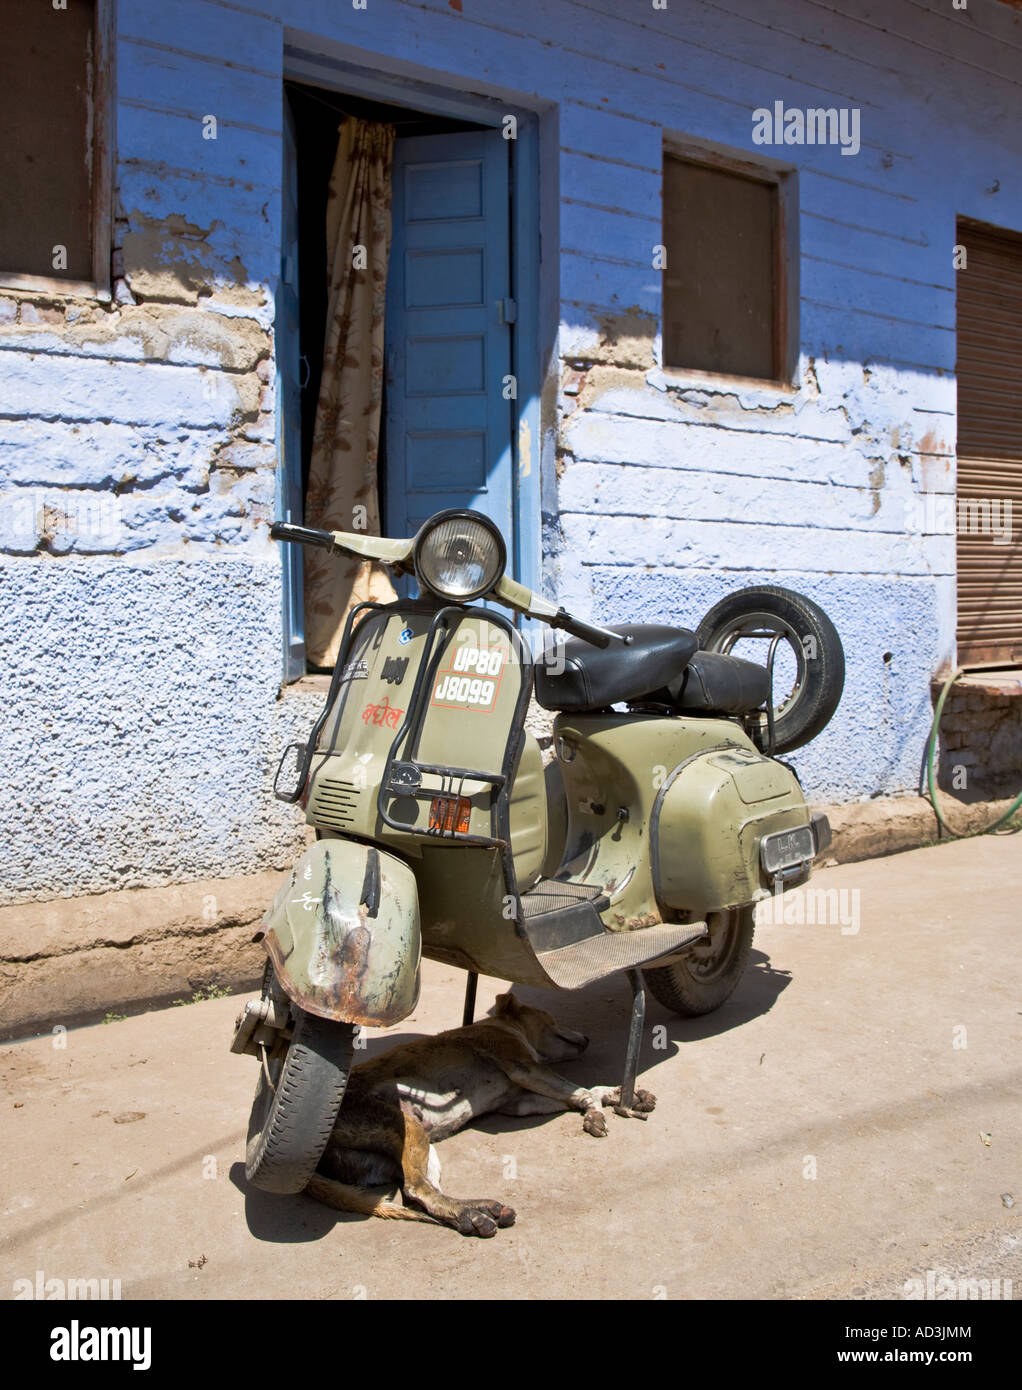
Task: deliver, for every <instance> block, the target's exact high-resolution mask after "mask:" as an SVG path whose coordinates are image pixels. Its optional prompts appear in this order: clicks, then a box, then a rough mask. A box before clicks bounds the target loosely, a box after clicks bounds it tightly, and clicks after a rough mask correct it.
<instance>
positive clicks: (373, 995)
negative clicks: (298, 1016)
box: [263, 839, 421, 1027]
mask: <svg viewBox="0 0 1022 1390" xmlns="http://www.w3.org/2000/svg"><path fill="white" fill-rule="evenodd" d="M263 926H264V930H265V935H264V937H263V945H264V946H265V948H266V951H267V953H268V954H269V956H270V959H271V960H272V961H273V966H274V969H275V971H276V973H277V978H278V979H279V981H280V984H281V987H282V988H283V989H284V990H285V991H286V992H287V994H288V996H289V997H290V998H291V999H293V1000H294V1002H295V1003H296V1004H297V1005H298V1006H299V1007H300V1008H302V1009H304V1010H305V1011H306V1012H307V1013H310V1014H316V1015H317V1016H318V1017H320V1018H331V1019H336V1020H337V1021H339V1022H344V1023H358V1024H366V1025H369V1026H373V1027H382V1026H385V1025H388V1024H392V1023H399V1022H400V1021H401V1020H402V1019H403V1018H407V1017H408V1015H409V1014H410V1013H411V1012H412V1010H413V1009H414V1008H415V1005H416V1003H417V1002H418V998H419V959H420V954H421V935H420V928H419V903H418V894H417V890H416V885H415V875H414V874H413V873H412V871H411V869H410V868H409V867H408V865H407V864H405V863H404V861H403V860H401V859H398V858H397V857H396V856H395V855H393V854H388V853H386V851H384V850H380V849H378V848H377V847H376V846H375V845H366V844H360V843H358V842H357V841H354V840H344V839H323V840H317V841H316V843H315V844H314V845H310V847H309V848H308V849H307V850H306V851H305V853H304V854H303V855H302V857H301V858H300V859H299V860H298V862H297V863H296V864H295V866H294V868H293V869H292V870H291V873H290V875H289V876H288V878H287V880H286V881H285V882H284V883H283V884H282V885H281V888H280V890H279V891H278V893H277V896H276V897H275V898H274V900H273V905H272V906H271V907H270V909H269V911H268V912H267V913H266V916H265V917H264V918H263Z"/></svg>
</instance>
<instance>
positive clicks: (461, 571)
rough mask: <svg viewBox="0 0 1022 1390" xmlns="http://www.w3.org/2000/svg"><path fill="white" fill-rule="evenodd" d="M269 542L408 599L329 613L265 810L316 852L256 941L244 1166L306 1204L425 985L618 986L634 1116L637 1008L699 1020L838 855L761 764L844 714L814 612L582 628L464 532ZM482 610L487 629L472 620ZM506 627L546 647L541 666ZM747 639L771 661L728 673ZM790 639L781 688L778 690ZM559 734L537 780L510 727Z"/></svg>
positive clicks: (301, 865) (777, 600) (769, 609)
mask: <svg viewBox="0 0 1022 1390" xmlns="http://www.w3.org/2000/svg"><path fill="white" fill-rule="evenodd" d="M271 534H272V535H273V536H274V537H275V538H276V539H278V540H281V541H288V542H293V543H298V544H303V545H315V546H321V547H324V548H325V549H328V550H332V551H337V552H340V553H342V554H346V555H351V556H357V557H360V558H364V559H371V560H376V561H380V562H382V563H384V564H386V565H388V566H391V567H392V569H393V571H394V572H395V573H396V574H397V575H412V576H414V577H415V578H416V579H417V581H418V587H419V596H418V597H417V598H415V599H398V600H396V601H395V602H392V603H388V604H377V603H363V604H361V605H359V606H358V607H356V608H355V609H354V610H353V611H352V612H351V613H350V614H349V616H348V619H347V623H346V626H345V629H344V634H343V638H342V641H341V647H340V654H339V657H338V660H337V665H336V668H335V670H334V674H333V679H332V681H331V685H330V690H329V694H328V697H327V701H326V705H325V707H324V709H323V712H322V714H321V715H320V716H319V718H318V719H317V721H316V723H315V726H314V727H313V729H312V732H311V734H310V736H309V738H308V740H307V741H306V742H305V743H303V744H292V745H291V746H290V747H289V748H288V749H287V750H286V751H285V753H284V756H283V757H282V759H281V762H280V766H279V767H278V769H277V775H276V780H275V784H274V790H275V794H276V795H277V796H278V797H279V798H280V799H282V800H284V801H288V802H294V803H298V804H300V805H301V806H302V807H303V808H304V810H305V816H306V819H307V821H308V822H309V823H310V824H311V825H313V826H315V827H316V833H317V839H316V841H315V843H314V844H312V845H311V846H310V848H309V849H307V850H306V852H305V853H304V854H303V855H302V856H301V858H300V859H299V860H298V862H297V863H296V864H295V865H294V868H293V869H292V870H291V872H290V874H289V875H288V876H287V878H286V879H285V881H284V882H283V883H282V885H281V887H280V890H279V892H278V893H277V895H276V897H275V899H274V901H273V903H272V905H271V907H270V908H269V910H268V911H267V913H266V915H265V918H264V920H263V926H262V930H261V932H260V934H259V937H258V938H257V939H261V941H262V945H263V948H264V950H265V951H266V954H267V957H268V960H267V965H266V971H265V976H264V983H263V989H262V996H261V998H260V999H258V1000H255V1001H253V1002H252V1003H250V1004H249V1005H248V1007H247V1008H246V1010H245V1012H244V1013H243V1014H242V1015H241V1016H240V1018H239V1019H238V1022H237V1025H236V1030H235V1035H234V1039H233V1042H232V1044H231V1050H232V1051H233V1052H237V1053H249V1054H251V1055H253V1056H255V1057H257V1058H258V1059H259V1062H260V1070H259V1077H258V1081H257V1086H256V1094H255V1099H254V1102H253V1106H252V1113H251V1120H250V1125H249V1137H248V1146H247V1164H246V1171H247V1175H248V1178H249V1181H250V1182H252V1183H253V1184H254V1185H255V1186H257V1187H260V1188H262V1189H264V1190H266V1191H271V1192H299V1191H301V1190H302V1188H303V1187H304V1186H305V1185H306V1183H307V1182H308V1180H309V1178H310V1177H311V1176H312V1174H313V1172H314V1171H315V1169H316V1166H317V1164H318V1162H319V1160H320V1158H321V1157H322V1154H323V1151H324V1149H325V1146H326V1143H327V1140H328V1137H329V1135H330V1132H331V1129H332V1127H333V1125H334V1122H335V1120H336V1118H337V1114H338V1111H339V1108H340V1106H341V1104H342V1101H343V1098H344V1090H345V1085H346V1082H347V1077H348V1073H349V1070H350V1068H351V1065H352V1058H353V1053H354V1047H355V1041H356V1036H357V1031H358V1029H359V1028H360V1027H363V1026H370V1027H387V1026H390V1025H393V1024H396V1023H399V1022H400V1021H401V1020H402V1019H404V1018H407V1017H408V1015H409V1014H410V1013H411V1012H412V1010H413V1009H414V1008H415V1006H416V1002H417V1000H418V995H419V963H420V958H421V956H423V955H425V956H427V957H429V958H430V959H432V960H437V961H443V962H445V963H446V964H449V965H454V966H458V967H460V968H461V969H463V970H465V971H467V972H468V983H467V989H466V999H465V1015H464V1021H465V1022H466V1023H468V1022H471V1021H472V1017H473V1012H474V1006H475V986H476V980H477V977H478V976H479V975H480V974H485V975H490V976H494V977H497V978H499V979H502V980H509V981H512V982H515V983H518V984H523V985H533V986H539V987H546V988H551V989H581V988H584V987H585V986H586V985H589V984H592V983H593V982H594V981H597V980H601V979H604V978H605V977H607V976H609V975H612V974H615V973H617V972H619V971H623V972H624V973H625V975H626V976H627V978H628V981H629V983H630V985H631V988H632V998H633V1002H632V1016H631V1027H630V1030H629V1036H628V1043H627V1048H626V1055H625V1064H624V1078H623V1083H622V1088H621V1106H622V1108H623V1109H624V1110H625V1111H626V1112H627V1111H630V1110H631V1107H632V1104H633V1098H634V1089H635V1078H636V1072H637V1067H638V1058H639V1045H640V1041H641V1035H642V1028H643V1020H644V1009H645V989H644V986H645V985H647V984H648V986H649V988H650V989H651V990H652V992H653V994H654V995H655V997H656V998H657V999H658V1000H660V1002H661V1003H663V1004H664V1005H665V1006H667V1007H668V1008H669V1009H671V1010H673V1011H674V1012H676V1013H678V1014H682V1015H687V1016H692V1015H698V1014H703V1013H708V1012H710V1011H711V1010H713V1009H716V1008H719V1007H720V1005H721V1004H722V1003H723V1002H724V1001H725V1000H726V999H727V998H728V996H729V995H730V994H731V993H732V991H733V990H734V989H735V987H736V986H737V984H738V982H739V980H740V978H741V976H742V972H743V971H744V969H745V966H746V963H747V960H748V956H749V951H750V947H751V944H752V933H753V911H754V907H755V904H756V902H757V901H758V900H759V899H761V898H764V897H767V896H768V895H770V894H771V892H773V891H774V890H775V889H777V888H779V887H781V886H783V885H793V884H798V883H802V882H804V881H805V880H807V879H808V877H809V874H810V871H811V866H812V863H813V861H814V859H815V858H816V857H817V856H818V855H819V854H820V853H821V851H822V850H824V849H825V848H826V846H827V845H828V844H829V843H830V827H829V825H828V824H827V820H826V817H824V816H822V815H819V814H811V813H810V811H809V808H808V806H807V804H806V800H805V797H804V796H803V793H802V789H801V786H800V785H799V782H798V778H797V777H796V775H795V773H794V771H793V770H792V769H791V768H790V767H789V766H788V765H787V764H785V763H783V762H781V761H779V760H778V758H777V756H776V755H777V754H778V753H781V752H786V751H788V750H790V749H791V748H793V747H797V746H798V745H799V744H800V743H804V742H806V741H807V740H808V739H809V738H812V737H814V736H815V734H817V733H818V732H819V731H820V729H822V728H823V726H824V725H825V724H826V723H827V721H828V720H829V719H830V717H831V715H832V714H833V712H834V710H835V709H836V707H837V703H838V701H839V699H840V696H841V689H842V685H843V680H844V657H843V653H842V649H841V643H840V640H839V638H838V636H837V633H836V632H835V630H834V628H833V625H832V624H831V623H830V621H829V619H828V618H827V617H826V615H825V614H824V613H823V612H822V610H821V609H820V608H818V607H817V605H816V604H814V603H812V602H811V601H810V600H809V599H806V598H804V597H802V596H801V595H798V594H794V593H792V592H791V591H789V590H785V589H781V588H776V587H774V586H763V587H760V588H755V589H746V590H742V591H740V592H739V593H737V594H732V595H730V596H729V597H728V598H726V599H724V600H723V601H722V603H720V604H718V605H717V606H716V607H715V608H714V609H712V610H711V611H710V613H708V614H707V616H706V619H704V621H703V623H702V624H701V625H700V627H699V630H698V632H694V633H693V632H690V631H687V630H685V629H683V628H678V627H669V626H657V625H651V624H644V625H643V624H624V625H620V626H614V627H607V628H603V627H596V626H593V625H592V624H590V623H588V622H583V621H582V620H580V619H578V618H575V617H573V616H571V615H570V614H569V613H567V612H565V610H564V609H563V608H560V607H558V606H557V605H556V604H554V603H551V602H548V601H547V600H546V599H544V598H541V597H540V596H538V595H536V594H534V593H532V592H531V591H530V590H528V589H527V588H525V587H524V586H523V585H521V584H519V583H517V582H516V581H514V580H513V579H511V578H509V577H508V575H507V574H506V573H505V566H506V550H505V546H504V541H503V538H502V536H501V535H500V533H499V531H498V530H497V528H496V527H495V526H494V524H493V523H492V522H491V521H490V520H489V519H488V518H487V517H485V516H483V515H481V514H480V513H477V512H472V511H463V510H452V511H444V512H440V513H438V514H437V515H436V516H434V517H432V518H430V520H429V521H427V522H426V523H425V524H424V525H423V526H422V527H421V529H420V530H419V532H418V534H417V535H416V536H415V537H414V538H413V539H411V540H394V539H387V538H380V537H373V536H367V535H363V534H360V533H357V532H353V533H348V532H339V531H338V532H326V531H312V530H308V529H306V528H303V527H299V526H292V525H289V524H283V523H278V524H275V525H274V526H273V527H272V530H271ZM484 602H485V604H486V606H485V607H483V606H481V605H482V604H483V603H484ZM500 608H503V609H506V610H510V611H511V613H513V614H518V615H521V617H524V618H526V619H532V620H537V621H538V622H540V623H542V624H545V625H546V627H548V628H550V629H554V630H555V632H556V633H557V634H561V633H563V634H566V639H565V638H564V637H560V636H558V640H557V642H556V643H555V645H554V646H553V648H552V649H549V650H547V651H545V652H543V653H542V654H541V655H540V656H539V657H537V659H536V660H534V659H533V655H532V653H531V651H530V646H529V644H528V643H527V642H526V640H525V637H524V636H523V633H522V631H521V630H520V628H519V627H517V626H516V625H515V624H514V623H513V622H512V621H510V620H509V618H508V617H505V616H504V614H503V613H502V612H500V611H499V609H500ZM746 639H749V640H757V641H759V642H761V643H762V642H766V644H767V654H766V660H765V662H755V661H749V660H745V659H742V658H739V657H737V656H735V655H733V654H732V648H733V647H734V646H735V644H736V643H737V642H738V641H744V640H746ZM781 644H784V647H785V649H786V650H787V652H788V657H787V664H788V668H789V669H791V668H792V663H794V666H793V671H794V675H793V679H792V680H791V682H790V685H791V689H790V690H789V691H788V692H787V693H786V694H785V695H784V696H783V698H781V699H780V700H779V701H778V700H777V699H776V698H775V696H774V693H773V689H772V687H773V684H774V672H775V658H776V656H777V652H778V649H779V648H780V647H781ZM533 690H535V696H536V700H537V702H538V703H539V704H540V705H541V706H542V707H543V708H544V709H546V710H549V711H552V712H554V713H555V715H556V717H555V719H554V721H553V748H554V753H555V758H554V760H553V761H552V762H550V763H549V764H548V765H546V766H544V762H543V758H542V755H541V752H540V747H539V744H538V742H537V740H536V739H535V738H534V737H533V736H532V735H531V734H530V733H528V732H527V731H526V728H525V716H526V711H527V709H528V706H529V701H530V696H531V695H532V693H533Z"/></svg>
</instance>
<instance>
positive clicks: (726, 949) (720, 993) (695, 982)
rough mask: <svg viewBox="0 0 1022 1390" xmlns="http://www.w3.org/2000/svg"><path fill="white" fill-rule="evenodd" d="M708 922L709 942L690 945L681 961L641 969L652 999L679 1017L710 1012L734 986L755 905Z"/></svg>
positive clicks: (740, 971)
mask: <svg viewBox="0 0 1022 1390" xmlns="http://www.w3.org/2000/svg"><path fill="white" fill-rule="evenodd" d="M721 918H723V919H725V920H723V921H721V920H715V919H721ZM708 925H709V927H710V939H709V941H705V940H704V941H703V942H701V943H697V944H696V945H695V946H693V947H692V948H691V949H690V950H689V951H688V952H687V954H686V957H685V959H684V960H682V961H678V962H677V963H676V964H674V965H661V966H660V967H658V968H657V969H653V970H644V971H643V972H642V973H643V977H644V978H645V981H646V983H647V984H648V985H649V988H650V992H651V993H652V995H653V996H654V998H656V999H658V1000H659V1001H660V1003H661V1004H663V1006H664V1008H665V1009H670V1010H671V1012H672V1013H676V1014H680V1015H681V1017H682V1018H698V1017H699V1016H700V1015H701V1014H709V1013H712V1012H713V1011H714V1009H719V1008H720V1006H721V1004H723V1003H724V1002H725V1000H727V999H729V998H730V997H731V995H732V994H733V993H734V992H735V990H736V989H737V987H738V983H739V981H740V980H741V978H742V976H743V975H744V973H745V967H746V966H747V965H748V963H749V952H750V951H751V950H752V933H753V929H754V927H755V906H754V905H750V906H748V907H736V908H732V909H731V910H730V911H729V912H719V913H713V914H711V916H710V918H709V920H708Z"/></svg>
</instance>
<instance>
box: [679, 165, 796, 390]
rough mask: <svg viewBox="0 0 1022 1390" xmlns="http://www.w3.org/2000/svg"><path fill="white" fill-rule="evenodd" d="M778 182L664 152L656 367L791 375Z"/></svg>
mask: <svg viewBox="0 0 1022 1390" xmlns="http://www.w3.org/2000/svg"><path fill="white" fill-rule="evenodd" d="M782 183H783V175H779V174H776V173H773V172H772V171H767V170H763V171H762V172H760V171H758V170H757V171H756V172H754V173H750V172H748V171H747V169H746V168H745V167H743V168H742V169H741V170H738V169H734V168H728V167H722V166H721V165H719V164H716V163H714V164H711V163H699V162H696V161H695V160H691V159H687V158H683V157H681V156H679V155H673V154H665V156H664V194H663V208H664V212H663V217H664V228H663V239H664V247H665V250H666V260H665V263H664V272H663V364H664V367H665V368H667V369H670V368H672V367H673V368H679V369H682V370H686V371H698V372H707V373H714V374H716V373H723V374H726V375H728V376H739V377H752V378H758V379H761V380H765V381H781V380H783V379H784V378H785V377H786V376H788V375H790V369H791V366H792V365H793V364H792V363H791V362H790V361H789V356H790V354H789V345H788V331H789V320H790V318H791V316H790V315H789V314H788V312H787V299H788V291H789V286H788V284H787V283H786V281H787V277H786V267H785V262H786V260H787V259H788V257H787V256H786V255H785V254H784V252H785V248H784V235H785V234H784V227H783V225H782V212H783V208H782V204H783V193H782Z"/></svg>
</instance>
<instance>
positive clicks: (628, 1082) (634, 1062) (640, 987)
mask: <svg viewBox="0 0 1022 1390" xmlns="http://www.w3.org/2000/svg"><path fill="white" fill-rule="evenodd" d="M625 974H626V975H627V976H628V983H629V984H630V985H631V987H632V1019H631V1023H630V1024H629V1027H628V1048H627V1050H626V1052H625V1074H624V1076H623V1077H622V1080H621V1098H620V1100H619V1102H618V1104H617V1105H615V1106H614V1113H615V1115H626V1116H627V1117H628V1118H629V1119H636V1120H644V1119H645V1118H646V1116H645V1115H644V1114H643V1113H642V1112H641V1111H637V1110H635V1109H633V1106H634V1105H635V1078H636V1076H637V1074H638V1071H639V1050H640V1048H641V1047H642V1027H643V1024H644V1023H645V1021H646V982H645V980H644V979H643V977H642V971H641V970H626V971H625Z"/></svg>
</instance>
